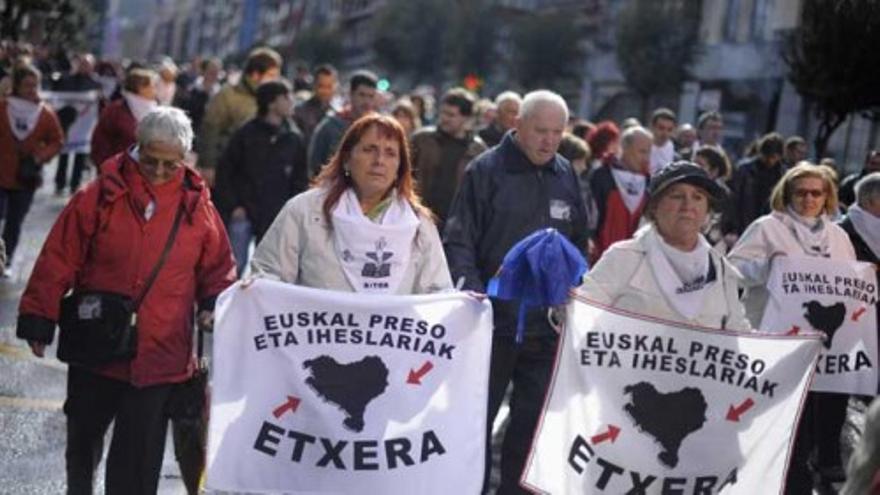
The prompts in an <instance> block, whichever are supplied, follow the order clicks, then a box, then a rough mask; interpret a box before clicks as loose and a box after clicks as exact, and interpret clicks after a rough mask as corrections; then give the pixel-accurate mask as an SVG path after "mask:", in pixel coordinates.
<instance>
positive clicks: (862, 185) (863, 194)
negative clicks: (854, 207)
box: [855, 172, 880, 207]
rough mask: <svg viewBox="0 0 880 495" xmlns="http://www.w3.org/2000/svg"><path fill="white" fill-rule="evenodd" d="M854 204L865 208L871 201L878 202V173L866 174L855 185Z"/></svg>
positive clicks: (879, 185) (879, 176)
mask: <svg viewBox="0 0 880 495" xmlns="http://www.w3.org/2000/svg"><path fill="white" fill-rule="evenodd" d="M855 192H856V203H858V205H859V206H862V207H864V206H867V205H869V204H870V203H871V201H877V200H880V172H874V173H871V174H868V175H866V176H864V177H862V178H861V179H859V181H858V182H856V185H855Z"/></svg>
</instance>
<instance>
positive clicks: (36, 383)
mask: <svg viewBox="0 0 880 495" xmlns="http://www.w3.org/2000/svg"><path fill="white" fill-rule="evenodd" d="M54 174H55V167H54V164H52V165H50V166H48V167H47V169H46V170H45V171H44V179H45V180H44V182H45V184H44V185H43V187H42V188H41V189H40V190H38V191H37V195H36V197H35V199H34V204H33V207H32V208H31V211H30V213H29V214H28V216H27V219H26V220H25V223H24V227H23V231H22V235H21V242H20V243H19V247H18V249H17V252H16V255H15V260H14V263H13V266H12V270H11V273H9V277H7V278H0V432H2V434H0V493H3V494H8V495H25V494H27V495H32V494H34V495H36V494H39V495H42V494H61V493H64V492H65V486H66V485H65V481H64V480H65V475H64V445H65V418H64V413H63V412H62V410H61V408H62V405H63V403H64V397H65V386H66V383H67V365H65V364H64V363H62V362H60V361H58V360H57V359H55V347H56V346H55V345H54V344H53V345H52V346H51V347H49V348H48V349H47V351H46V356H47V357H46V358H43V359H38V358H36V357H34V356H33V355H32V354H31V352H30V349H29V348H28V347H27V345H26V344H25V343H24V341H21V340H19V339H17V338H15V321H16V317H17V313H18V301H19V298H20V297H21V293H22V291H23V290H24V287H25V284H26V283H27V279H28V277H29V276H30V273H31V270H32V269H33V266H34V262H35V261H36V258H37V255H38V254H39V250H40V247H41V246H42V245H43V241H44V240H45V238H46V236H47V235H48V233H49V229H50V228H51V226H52V223H53V222H54V221H55V219H56V217H57V216H58V214H59V213H60V212H61V210H62V209H63V208H64V205H65V204H66V203H67V201H68V199H69V196H61V197H56V196H54V195H53V188H54V184H53V183H52V180H51V178H52V177H54ZM56 340H57V339H56ZM109 442H110V436H109V434H108V436H107V439H106V442H105V446H109ZM105 450H106V449H105ZM105 458H106V452H105ZM95 486H96V493H103V492H104V471H103V463H102V467H101V470H100V471H99V472H98V473H97V474H96V477H95ZM159 493H160V494H162V495H178V494H186V490H185V489H184V486H183V482H182V481H181V479H180V471H179V470H178V468H177V465H176V463H175V461H174V453H173V449H172V448H171V441H170V438H169V441H168V442H167V443H166V451H165V463H164V465H163V467H162V478H161V482H160V488H159Z"/></svg>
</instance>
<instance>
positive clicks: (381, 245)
mask: <svg viewBox="0 0 880 495" xmlns="http://www.w3.org/2000/svg"><path fill="white" fill-rule="evenodd" d="M387 245H388V242H387V241H386V240H385V238H384V237H380V238H379V240H378V241H376V250H375V251H368V252H367V258H370V259H371V260H373V261H368V262H366V263H365V264H364V268H363V269H362V270H361V276H362V277H367V278H385V277H390V276H391V263H388V260H389V259H391V257H392V256H394V253H392V252H386V251H385V246H387Z"/></svg>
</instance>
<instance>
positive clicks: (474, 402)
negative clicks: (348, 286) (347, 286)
mask: <svg viewBox="0 0 880 495" xmlns="http://www.w3.org/2000/svg"><path fill="white" fill-rule="evenodd" d="M491 337H492V311H491V306H490V305H489V303H488V301H486V302H483V303H479V302H477V301H476V300H475V299H473V298H471V297H469V296H467V295H464V294H462V293H445V294H436V295H422V296H379V295H363V294H353V293H341V292H330V291H324V290H318V289H310V288H303V287H297V286H294V285H290V284H284V283H280V282H274V281H269V280H257V281H255V282H254V283H253V284H252V285H251V286H250V287H248V288H246V289H241V288H240V285H239V284H236V285H234V286H233V287H231V288H229V289H228V290H226V291H225V292H224V293H223V294H221V296H220V297H219V299H218V302H217V322H216V330H215V335H214V356H215V360H214V376H213V381H212V400H211V422H210V426H209V440H208V478H207V485H208V487H209V488H211V489H216V490H223V491H236V492H256V493H276V492H283V493H295V494H305V493H309V494H316V493H382V494H390V495H393V494H412V493H419V494H444V495H445V494H449V493H478V492H479V490H480V487H481V486H482V482H483V463H484V461H485V445H484V444H485V437H486V421H485V417H486V404H487V390H488V378H489V357H490V354H491Z"/></svg>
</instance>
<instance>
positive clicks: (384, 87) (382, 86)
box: [376, 77, 391, 91]
mask: <svg viewBox="0 0 880 495" xmlns="http://www.w3.org/2000/svg"><path fill="white" fill-rule="evenodd" d="M376 89H378V90H379V91H388V90H389V89H391V81H389V80H388V79H385V78H384V77H383V78H382V79H379V82H377V83H376Z"/></svg>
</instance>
